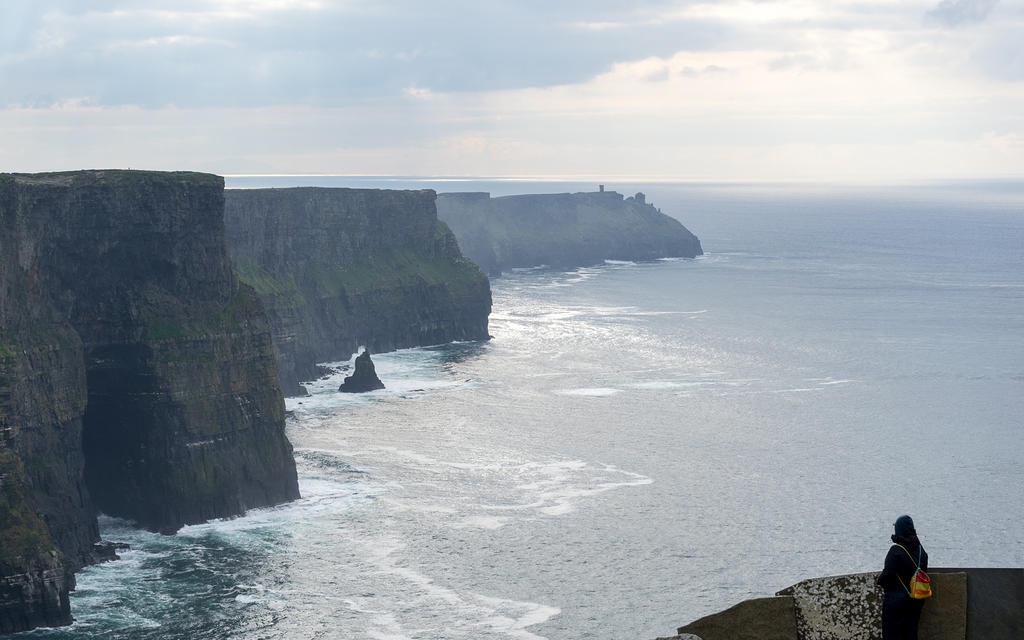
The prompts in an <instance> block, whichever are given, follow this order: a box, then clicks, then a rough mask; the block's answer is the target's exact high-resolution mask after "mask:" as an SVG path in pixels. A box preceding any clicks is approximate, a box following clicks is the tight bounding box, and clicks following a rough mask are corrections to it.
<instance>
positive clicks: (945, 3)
mask: <svg viewBox="0 0 1024 640" xmlns="http://www.w3.org/2000/svg"><path fill="white" fill-rule="evenodd" d="M997 4H999V0H942V2H940V3H939V4H938V5H937V6H936V7H935V8H934V9H932V10H931V11H929V12H928V13H926V14H925V21H926V22H931V23H935V24H940V25H942V26H944V27H948V28H951V29H952V28H956V27H962V26H966V25H971V24H977V23H979V22H982V21H983V20H985V18H987V17H988V14H989V13H991V12H992V9H994V8H995V6H996V5H997Z"/></svg>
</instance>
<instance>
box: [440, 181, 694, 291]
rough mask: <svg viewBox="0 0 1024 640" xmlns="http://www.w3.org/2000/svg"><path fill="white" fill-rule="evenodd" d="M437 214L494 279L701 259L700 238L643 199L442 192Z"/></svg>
mask: <svg viewBox="0 0 1024 640" xmlns="http://www.w3.org/2000/svg"><path fill="white" fill-rule="evenodd" d="M437 215H438V217H439V218H441V220H444V221H445V222H446V223H447V224H448V226H450V227H451V229H452V231H453V232H454V233H455V236H456V238H458V241H459V246H460V247H462V251H463V253H465V254H466V256H468V257H469V258H471V259H472V260H473V261H474V262H476V263H477V264H479V265H480V266H481V267H482V268H483V269H484V270H485V271H487V273H490V274H492V275H497V274H500V273H501V272H502V271H506V270H508V269H511V268H514V267H535V266H540V265H547V266H550V267H556V268H573V267H579V266H586V265H592V264H599V263H601V262H603V261H605V260H655V259H657V258H668V257H686V258H693V257H695V256H699V255H701V254H702V253H703V252H702V250H701V246H700V240H698V239H697V237H696V236H694V235H693V234H692V233H690V231H689V230H688V229H686V227H684V226H683V225H682V224H680V223H679V222H678V221H677V220H675V219H674V218H671V217H669V216H667V215H664V214H663V213H661V212H660V211H659V210H658V209H657V208H655V207H654V206H652V205H650V204H648V203H647V202H646V199H645V197H644V195H643V194H641V193H638V194H636V196H635V197H630V198H623V197H622V195H621V194H619V193H616V192H614V191H601V192H597V193H559V194H543V195H520V196H504V197H500V198H491V197H490V194H488V193H442V194H439V195H438V197H437Z"/></svg>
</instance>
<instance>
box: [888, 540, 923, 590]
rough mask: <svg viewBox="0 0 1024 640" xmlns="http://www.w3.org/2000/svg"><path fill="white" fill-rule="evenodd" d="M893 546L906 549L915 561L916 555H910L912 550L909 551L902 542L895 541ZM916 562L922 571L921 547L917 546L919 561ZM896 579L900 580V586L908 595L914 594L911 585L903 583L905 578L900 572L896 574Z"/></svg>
mask: <svg viewBox="0 0 1024 640" xmlns="http://www.w3.org/2000/svg"><path fill="white" fill-rule="evenodd" d="M893 546H894V547H899V548H900V549H903V550H904V551H906V553H907V555H908V556H910V561H911V562H914V556H911V555H910V552H909V551H907V548H906V547H904V546H903V545H902V544H900V543H898V542H896V543H893ZM914 564H915V565H916V566H917V570H918V571H920V570H921V547H918V548H917V562H914ZM896 579H897V580H899V581H900V586H901V587H903V589H904V591H906V592H907V595H908V596H912V595H913V594H911V593H910V587H908V586H907V585H905V584H903V578H901V577H900V574H899V573H897V574H896Z"/></svg>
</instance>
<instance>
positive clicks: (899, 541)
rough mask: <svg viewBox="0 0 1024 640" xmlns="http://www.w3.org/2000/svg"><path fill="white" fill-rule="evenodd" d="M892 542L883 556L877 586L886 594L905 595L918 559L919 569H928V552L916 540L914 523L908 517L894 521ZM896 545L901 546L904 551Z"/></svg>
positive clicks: (901, 517) (916, 567)
mask: <svg viewBox="0 0 1024 640" xmlns="http://www.w3.org/2000/svg"><path fill="white" fill-rule="evenodd" d="M892 541H893V545H892V547H890V548H889V553H888V554H886V556H885V567H884V568H883V569H882V575H880V576H878V584H880V585H881V586H882V588H883V589H885V590H886V591H887V592H888V591H899V592H903V593H906V589H908V588H909V587H910V579H911V578H912V577H913V576H914V574H915V573H916V572H917V569H918V564H917V562H918V557H920V563H921V565H920V566H921V568H922V569H925V570H927V569H928V552H927V551H925V550H924V548H923V547H922V546H921V541H920V540H918V539H917V531H916V530H914V521H913V520H911V518H910V516H900V517H899V518H898V519H897V520H896V524H895V533H894V534H893V535H892ZM896 545H902V546H903V547H904V548H905V549H906V551H904V550H903V549H901V548H900V547H898V546H896ZM908 552H909V553H908ZM911 556H913V557H911Z"/></svg>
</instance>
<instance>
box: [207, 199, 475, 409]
mask: <svg viewBox="0 0 1024 640" xmlns="http://www.w3.org/2000/svg"><path fill="white" fill-rule="evenodd" d="M225 197H226V202H225V223H226V226H227V241H228V250H229V252H230V253H231V259H232V261H233V262H234V265H235V269H236V271H237V272H238V274H239V277H240V278H241V279H242V280H243V281H245V282H246V283H248V284H250V285H252V287H253V288H254V289H256V291H257V292H258V293H259V294H260V297H261V299H262V300H263V304H264V306H265V307H266V309H267V314H268V317H269V319H270V324H271V327H272V331H273V336H274V345H275V347H276V350H277V358H278V369H279V372H280V376H281V378H280V379H281V386H282V387H283V388H284V389H285V392H286V393H298V392H299V382H300V381H302V380H310V379H313V378H315V377H316V375H317V371H316V366H315V364H316V363H317V362H323V361H329V360H339V359H344V358H348V357H349V356H351V354H353V353H354V352H355V351H356V350H357V349H358V348H359V346H360V345H365V346H366V347H368V348H369V349H370V350H371V351H373V352H374V353H379V352H383V351H392V350H394V349H400V348H405V347H415V346H425V345H432V344H440V343H444V342H450V341H453V340H481V339H486V338H487V337H488V334H487V316H488V315H489V314H490V310H491V290H490V284H489V282H488V280H487V277H486V276H485V275H484V274H483V273H482V272H481V271H480V269H479V268H478V267H477V266H476V265H474V264H473V263H472V262H470V261H469V260H467V259H466V258H464V257H463V256H462V254H461V253H460V251H459V247H458V244H457V243H456V241H455V237H454V236H453V235H452V233H451V231H450V230H449V229H448V227H447V226H445V225H444V224H443V223H441V222H439V221H438V219H437V210H436V208H435V205H434V199H435V194H434V192H433V191H426V190H424V191H391V190H378V189H336V188H317V187H300V188H291V189H228V190H227V191H226V192H225Z"/></svg>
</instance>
